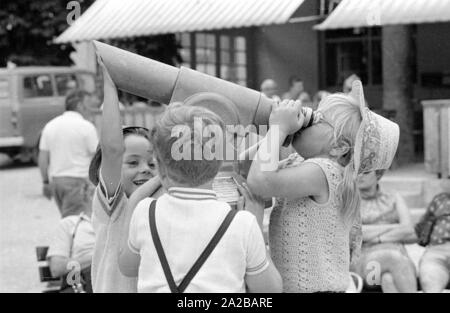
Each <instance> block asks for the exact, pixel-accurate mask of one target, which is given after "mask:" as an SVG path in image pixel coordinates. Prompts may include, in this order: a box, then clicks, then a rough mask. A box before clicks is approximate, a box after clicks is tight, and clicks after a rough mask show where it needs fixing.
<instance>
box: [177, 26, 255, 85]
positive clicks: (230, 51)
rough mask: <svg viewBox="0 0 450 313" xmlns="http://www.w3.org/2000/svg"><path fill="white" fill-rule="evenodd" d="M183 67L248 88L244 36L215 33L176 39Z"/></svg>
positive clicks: (245, 41)
mask: <svg viewBox="0 0 450 313" xmlns="http://www.w3.org/2000/svg"><path fill="white" fill-rule="evenodd" d="M178 40H179V42H180V45H181V49H180V55H181V58H182V63H181V65H182V66H185V67H190V68H192V69H195V70H197V71H199V72H202V73H206V74H209V75H212V76H216V77H219V78H222V79H225V80H228V81H231V82H234V83H237V84H239V85H242V86H246V85H247V79H248V68H247V39H246V37H245V36H238V35H228V34H216V33H193V34H189V33H183V34H179V35H178Z"/></svg>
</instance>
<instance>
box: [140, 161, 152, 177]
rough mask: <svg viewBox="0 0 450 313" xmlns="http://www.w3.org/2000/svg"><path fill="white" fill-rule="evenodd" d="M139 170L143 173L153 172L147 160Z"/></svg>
mask: <svg viewBox="0 0 450 313" xmlns="http://www.w3.org/2000/svg"><path fill="white" fill-rule="evenodd" d="M139 171H140V172H141V173H145V174H147V173H150V172H151V171H150V166H149V165H148V164H147V162H144V163H143V164H142V165H141V168H140V169H139Z"/></svg>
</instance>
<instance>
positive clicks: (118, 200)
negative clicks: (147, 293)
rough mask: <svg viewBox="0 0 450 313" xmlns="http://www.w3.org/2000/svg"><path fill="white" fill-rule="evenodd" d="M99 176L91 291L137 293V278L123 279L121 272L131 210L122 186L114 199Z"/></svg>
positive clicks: (94, 207)
mask: <svg viewBox="0 0 450 313" xmlns="http://www.w3.org/2000/svg"><path fill="white" fill-rule="evenodd" d="M105 186H106V184H105V182H104V181H103V178H102V175H101V173H100V175H99V184H98V186H97V188H96V190H95V193H94V198H93V201H92V211H93V214H92V225H93V227H94V232H95V248H94V255H93V259H92V287H93V291H94V292H95V293H103V292H108V293H109V292H113V293H135V292H136V291H137V278H129V277H126V276H124V275H123V274H122V273H121V272H120V269H119V263H118V260H119V254H120V244H121V239H122V236H123V229H124V227H126V226H127V223H129V222H130V219H131V214H132V210H127V204H128V198H127V196H126V195H125V193H124V192H123V189H122V185H119V186H118V187H117V190H116V192H115V193H114V195H113V196H112V197H108V196H107V192H106V187H105Z"/></svg>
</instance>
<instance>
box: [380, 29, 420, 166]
mask: <svg viewBox="0 0 450 313" xmlns="http://www.w3.org/2000/svg"><path fill="white" fill-rule="evenodd" d="M382 37H383V43H382V44H383V45H382V47H383V108H384V109H387V110H395V111H396V117H395V121H396V122H397V123H398V124H399V126H400V142H399V145H398V150H397V163H398V164H399V165H402V164H408V163H411V162H414V159H415V151H414V136H413V122H414V103H413V101H412V99H413V87H414V86H413V80H412V78H413V66H412V58H413V38H412V29H411V26H409V25H395V26H384V27H383V36H382Z"/></svg>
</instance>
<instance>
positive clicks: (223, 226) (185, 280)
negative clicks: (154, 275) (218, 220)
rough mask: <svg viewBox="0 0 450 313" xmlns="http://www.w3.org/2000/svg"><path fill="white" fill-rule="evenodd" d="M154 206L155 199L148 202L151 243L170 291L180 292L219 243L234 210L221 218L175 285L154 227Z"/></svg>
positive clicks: (231, 219) (232, 216) (234, 212)
mask: <svg viewBox="0 0 450 313" xmlns="http://www.w3.org/2000/svg"><path fill="white" fill-rule="evenodd" d="M155 208H156V200H154V201H153V202H152V203H151V204H150V212H149V219H150V231H151V233H152V237H153V243H154V245H155V248H156V251H157V252H158V257H159V261H160V262H161V266H162V268H163V271H164V275H165V276H166V280H167V283H168V284H169V287H170V290H171V291H172V293H182V292H184V291H185V290H186V288H187V287H188V286H189V284H190V282H191V281H192V279H193V278H194V277H195V275H196V274H197V273H198V271H199V270H200V268H201V267H202V265H203V264H204V263H205V262H206V260H207V259H208V257H209V256H210V255H211V253H212V252H213V250H214V248H215V247H216V246H217V244H218V243H219V241H220V239H222V237H223V235H224V234H225V232H226V231H227V229H228V227H229V226H230V224H231V222H232V221H233V219H234V216H235V215H236V212H237V211H236V210H230V212H228V214H227V216H226V217H225V219H224V220H223V222H222V224H221V225H220V227H219V229H218V230H217V232H216V233H215V235H214V237H213V238H212V239H211V241H210V242H209V243H208V245H207V246H206V248H205V250H203V252H202V254H201V255H200V257H199V258H198V259H197V261H195V263H194V265H193V266H192V267H191V269H190V270H189V272H188V273H187V274H186V276H185V277H184V278H183V281H182V282H181V284H180V285H179V286H178V287H177V286H176V283H175V281H174V279H173V276H172V272H171V270H170V267H169V263H168V262H167V258H166V255H165V253H164V249H163V247H162V245H161V240H160V239H159V235H158V231H157V229H156V219H155Z"/></svg>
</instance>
